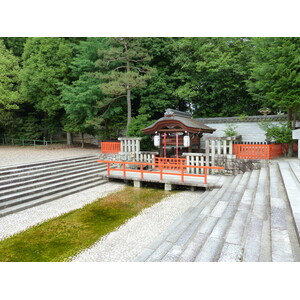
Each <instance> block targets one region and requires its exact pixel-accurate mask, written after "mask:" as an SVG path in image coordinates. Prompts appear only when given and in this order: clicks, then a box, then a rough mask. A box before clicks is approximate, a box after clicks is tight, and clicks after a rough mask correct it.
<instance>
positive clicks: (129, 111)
mask: <svg viewBox="0 0 300 300" xmlns="http://www.w3.org/2000/svg"><path fill="white" fill-rule="evenodd" d="M130 122H131V90H130V88H129V87H127V127H126V134H125V135H126V136H127V133H128V129H129V125H130Z"/></svg>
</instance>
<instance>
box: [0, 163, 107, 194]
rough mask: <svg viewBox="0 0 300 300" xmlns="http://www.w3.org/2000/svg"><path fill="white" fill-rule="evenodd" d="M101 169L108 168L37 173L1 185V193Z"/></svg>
mask: <svg viewBox="0 0 300 300" xmlns="http://www.w3.org/2000/svg"><path fill="white" fill-rule="evenodd" d="M92 170H94V171H99V172H104V171H105V170H106V166H100V167H99V166H86V167H84V168H81V169H75V170H71V171H70V170H66V171H63V172H59V173H57V172H53V173H52V172H51V174H50V175H46V176H41V175H44V174H40V175H36V176H34V177H33V178H32V177H31V179H30V178H28V179H27V178H26V179H27V180H23V181H22V180H21V181H20V180H17V181H13V182H12V183H9V184H6V185H0V194H1V193H2V191H7V190H8V189H11V188H17V187H22V186H27V185H30V184H33V183H39V182H44V181H48V180H51V179H57V178H61V177H64V176H68V175H72V174H79V173H80V172H85V171H92Z"/></svg>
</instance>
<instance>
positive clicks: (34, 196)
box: [0, 177, 103, 211]
mask: <svg viewBox="0 0 300 300" xmlns="http://www.w3.org/2000/svg"><path fill="white" fill-rule="evenodd" d="M102 180H103V179H101V178H99V177H98V178H95V177H92V178H88V179H85V180H82V181H76V182H73V183H72V184H68V185H63V186H60V187H57V188H56V189H51V190H45V191H40V192H39V193H35V194H32V195H28V196H25V197H22V198H17V199H11V200H9V201H7V202H4V203H2V204H1V205H0V211H2V210H4V209H6V208H8V207H12V206H15V205H18V204H20V203H25V202H30V201H33V200H36V199H39V198H41V197H44V196H50V195H54V194H57V193H59V192H62V191H66V190H69V189H72V188H73V187H77V186H84V185H86V184H89V183H93V182H99V181H102Z"/></svg>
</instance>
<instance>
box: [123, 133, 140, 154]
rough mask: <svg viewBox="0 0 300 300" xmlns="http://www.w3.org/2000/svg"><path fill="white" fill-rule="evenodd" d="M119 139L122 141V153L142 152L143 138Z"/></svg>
mask: <svg viewBox="0 0 300 300" xmlns="http://www.w3.org/2000/svg"><path fill="white" fill-rule="evenodd" d="M118 140H119V141H120V142H121V154H127V153H135V154H138V153H139V152H140V143H141V138H125V137H119V138H118Z"/></svg>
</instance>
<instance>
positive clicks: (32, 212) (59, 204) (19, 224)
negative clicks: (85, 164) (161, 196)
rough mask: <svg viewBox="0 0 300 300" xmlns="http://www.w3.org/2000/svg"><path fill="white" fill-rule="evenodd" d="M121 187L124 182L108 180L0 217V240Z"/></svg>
mask: <svg viewBox="0 0 300 300" xmlns="http://www.w3.org/2000/svg"><path fill="white" fill-rule="evenodd" d="M123 188H124V184H122V183H112V182H109V183H105V184H102V185H100V186H97V187H94V188H91V189H87V190H84V191H81V192H79V193H76V194H75V195H69V196H66V197H63V198H60V199H58V200H54V201H51V202H48V203H45V204H42V205H39V206H36V207H33V208H29V209H26V210H23V211H20V212H18V213H15V214H11V215H8V216H5V217H1V218H0V240H2V239H4V238H7V237H9V236H11V235H13V234H15V233H18V232H20V231H23V230H25V229H27V228H29V227H32V226H34V225H37V224H39V223H42V222H44V221H46V220H48V219H52V218H55V217H57V216H60V215H62V214H65V213H67V212H69V211H72V210H75V209H77V208H80V207H83V206H84V205H86V204H88V203H91V202H93V201H96V200H97V199H99V198H101V197H105V196H106V195H108V194H110V193H112V192H117V191H120V190H121V189H123Z"/></svg>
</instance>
